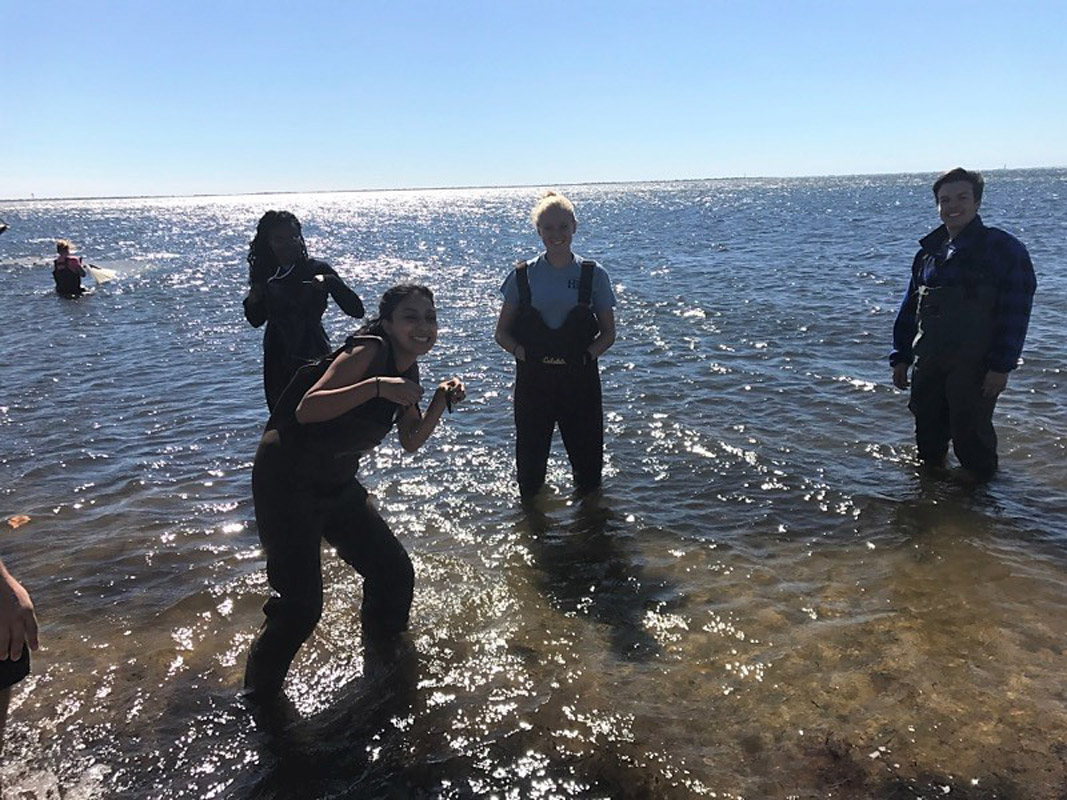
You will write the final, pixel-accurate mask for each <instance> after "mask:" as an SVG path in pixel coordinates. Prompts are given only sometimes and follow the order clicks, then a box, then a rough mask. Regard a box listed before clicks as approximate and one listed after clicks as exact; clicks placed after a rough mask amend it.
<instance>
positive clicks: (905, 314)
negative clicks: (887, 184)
mask: <svg viewBox="0 0 1067 800" xmlns="http://www.w3.org/2000/svg"><path fill="white" fill-rule="evenodd" d="M984 186H985V181H984V180H983V178H982V175H981V174H980V173H978V172H971V171H968V170H965V169H963V168H962V167H957V168H956V169H953V170H950V171H949V172H946V173H945V174H943V175H941V177H939V178H938V179H937V181H936V182H935V183H934V200H935V201H936V203H937V210H938V214H939V215H940V217H941V221H942V222H943V223H944V224H943V225H941V227H939V228H937V229H936V230H934V231H933V232H931V233H930V234H928V235H927V236H926V237H925V238H923V239H922V240H920V242H919V245H920V249H919V252H918V253H917V254H916V256H915V260H914V261H913V262H912V265H911V282H910V283H909V285H908V291H907V293H906V294H905V295H904V300H903V302H902V303H901V306H900V311H899V313H898V314H897V319H896V324H895V325H894V326H893V352H892V353H891V354H890V356H889V363H890V365H891V366H892V368H893V384H894V385H895V386H896V387H897V388H898V389H907V388H908V386H909V382H908V367H909V366H911V364H912V363H913V362H914V364H915V366H914V369H913V370H912V374H911V383H910V386H911V401H910V402H909V403H908V408H909V409H911V412H912V414H913V415H914V416H915V440H916V443H917V444H918V448H919V459H920V460H921V461H922V462H923V463H924V464H929V465H932V466H941V465H942V464H944V461H945V456H946V455H947V454H948V444H949V441H951V442H952V448H953V450H954V451H955V453H956V457H957V458H958V459H959V461H960V465H961V466H963V467H964V468H965V469H967V470H969V471H971V472H972V473H974V475H975V476H976V477H977V478H979V479H981V480H986V479H988V478H990V477H991V476H992V475H993V473H994V472H996V469H997V434H996V431H995V430H994V429H993V409H994V408H995V407H996V404H997V398H998V397H999V396H1000V393H1001V392H1002V391H1003V390H1004V388H1005V386H1007V383H1008V374H1009V373H1010V372H1011V371H1012V370H1013V369H1015V368H1016V366H1018V364H1019V356H1020V355H1021V353H1022V349H1023V342H1024V341H1025V339H1026V330H1027V327H1028V325H1029V322H1030V308H1031V306H1032V304H1033V299H1034V290H1035V289H1036V287H1037V280H1036V278H1035V277H1034V266H1033V264H1032V263H1031V261H1030V254H1029V253H1027V251H1026V248H1025V247H1024V246H1023V245H1022V243H1021V242H1020V241H1019V240H1018V239H1016V238H1015V237H1014V236H1012V235H1010V234H1008V233H1005V232H1004V231H1002V230H999V229H997V228H987V227H986V226H985V225H983V224H982V218H981V217H979V216H978V209H979V207H980V206H981V204H982V189H983V188H984Z"/></svg>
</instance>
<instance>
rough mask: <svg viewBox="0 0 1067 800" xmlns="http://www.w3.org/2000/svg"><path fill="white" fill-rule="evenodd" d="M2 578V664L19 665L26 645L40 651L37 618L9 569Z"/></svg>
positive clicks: (0, 604)
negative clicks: (4, 662)
mask: <svg viewBox="0 0 1067 800" xmlns="http://www.w3.org/2000/svg"><path fill="white" fill-rule="evenodd" d="M0 577H2V579H0V661H5V660H7V659H11V660H12V661H18V660H19V659H20V658H22V648H23V646H24V645H29V648H30V649H31V650H36V649H37V645H38V642H37V617H36V615H35V614H34V613H33V601H32V600H31V599H30V593H29V592H27V591H26V590H25V589H24V588H23V587H22V584H21V583H19V582H18V581H17V580H15V579H14V578H13V577H12V576H11V574H10V573H8V572H7V570H6V569H5V570H4V571H3V575H2V576H0Z"/></svg>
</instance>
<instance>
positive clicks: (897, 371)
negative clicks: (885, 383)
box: [893, 364, 908, 389]
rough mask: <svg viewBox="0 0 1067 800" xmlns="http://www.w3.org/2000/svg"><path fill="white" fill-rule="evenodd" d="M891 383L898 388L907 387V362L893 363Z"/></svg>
mask: <svg viewBox="0 0 1067 800" xmlns="http://www.w3.org/2000/svg"><path fill="white" fill-rule="evenodd" d="M893 385H894V386H896V387H897V388H898V389H907V388H908V365H907V364H894V365H893Z"/></svg>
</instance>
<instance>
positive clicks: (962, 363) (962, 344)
mask: <svg viewBox="0 0 1067 800" xmlns="http://www.w3.org/2000/svg"><path fill="white" fill-rule="evenodd" d="M978 249H979V250H980V248H978ZM971 253H973V250H971V251H965V252H964V253H958V254H956V255H955V256H953V257H954V258H966V259H968V260H967V262H966V263H965V264H964V265H963V266H962V267H961V269H963V270H964V272H963V273H962V274H963V276H964V277H963V280H962V281H960V282H959V283H958V284H954V285H950V286H920V287H919V298H918V305H917V311H916V314H917V321H918V329H917V332H916V335H915V341H914V343H913V351H914V354H915V368H914V371H913V373H912V388H911V400H910V402H909V403H908V407H909V408H910V409H911V412H912V414H914V415H915V440H916V444H917V445H918V449H919V458H920V459H921V460H922V461H923V462H925V463H929V464H934V465H940V464H942V463H943V462H944V459H945V455H946V454H947V452H948V444H949V441H951V442H952V448H953V451H954V452H955V453H956V457H957V458H958V459H959V461H960V464H961V465H962V466H963V467H965V468H967V469H969V470H971V471H972V472H974V473H976V474H977V475H979V476H981V477H989V476H990V475H992V474H993V472H995V471H996V468H997V435H996V432H995V431H994V429H993V409H994V408H995V406H996V402H997V401H996V398H995V397H992V398H988V397H984V396H983V395H982V384H983V381H984V380H985V375H986V372H987V371H988V368H987V366H986V363H985V359H986V355H987V354H988V352H989V348H990V346H991V344H992V341H993V326H994V324H995V319H996V318H995V312H996V304H997V297H998V292H997V287H996V284H995V283H994V279H993V274H992V271H991V269H990V267H989V265H988V264H987V263H985V261H984V260H983V259H982V258H981V253H980V252H979V254H978V257H977V258H976V257H974V256H973V255H970V254H971ZM969 255H970V257H968V256H969ZM932 258H935V256H928V259H932ZM928 263H929V262H927V264H928Z"/></svg>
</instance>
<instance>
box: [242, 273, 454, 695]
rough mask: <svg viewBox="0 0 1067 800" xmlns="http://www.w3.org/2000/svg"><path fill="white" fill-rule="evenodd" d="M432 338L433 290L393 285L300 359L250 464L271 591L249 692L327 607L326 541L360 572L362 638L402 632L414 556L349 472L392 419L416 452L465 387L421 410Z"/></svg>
mask: <svg viewBox="0 0 1067 800" xmlns="http://www.w3.org/2000/svg"><path fill="white" fill-rule="evenodd" d="M436 341H437V311H436V309H435V308H434V302H433V293H432V292H431V291H430V290H429V289H427V288H426V287H424V286H412V285H408V286H395V287H393V288H392V289H390V290H389V291H388V292H386V293H385V296H384V297H383V298H382V301H381V305H380V306H379V317H378V319H376V320H374V321H373V322H371V323H369V324H368V325H366V326H364V327H363V328H361V329H360V330H359V331H358V332H357V334H356V335H355V336H352V337H349V339H348V341H347V342H346V343H345V346H344V347H342V348H341V349H340V350H338V351H336V352H335V353H333V354H332V355H331V356H329V357H328V358H327V359H324V360H323V361H322V362H320V363H317V364H312V365H308V366H305V367H302V368H301V369H300V370H299V371H298V372H297V374H296V376H295V377H294V378H293V380H292V382H291V383H290V384H289V386H288V387H287V388H286V390H285V392H284V393H283V394H282V396H281V398H279V401H278V404H277V406H276V407H275V409H274V412H273V413H272V414H271V417H270V420H269V421H268V422H267V427H266V430H265V432H264V434H263V438H262V440H261V441H260V444H259V449H258V450H257V452H256V460H255V464H254V466H253V468H252V495H253V497H254V499H255V507H256V525H257V526H258V529H259V539H260V542H261V543H262V544H263V551H264V553H265V554H266V557H267V580H268V581H269V582H270V586H271V588H272V589H273V590H274V592H275V594H274V596H272V597H271V598H270V599H269V600H268V601H267V603H266V605H265V606H264V607H263V612H264V614H266V617H267V618H266V620H265V621H264V623H263V627H262V628H261V629H260V631H259V634H258V636H257V637H256V639H255V641H254V642H253V643H252V649H251V651H250V653H249V655H248V665H247V668H246V670H245V695H246V697H248V698H249V699H251V700H254V701H272V700H275V699H278V698H279V696H280V695H281V692H282V685H283V683H284V681H285V676H286V674H287V673H288V671H289V665H290V663H292V660H293V658H294V657H295V656H296V653H297V651H298V650H299V649H300V646H301V645H302V644H303V643H304V641H305V640H306V639H307V638H308V637H309V636H310V635H311V632H312V631H313V630H314V629H315V626H316V625H317V624H318V621H319V617H320V615H321V614H322V565H321V560H320V559H321V549H322V541H323V540H324V539H325V540H326V541H327V542H328V543H329V544H330V545H331V546H332V547H334V548H335V549H336V551H337V555H339V556H340V557H341V558H342V559H344V560H345V561H346V562H348V564H350V565H351V566H352V567H353V568H354V569H355V570H356V571H357V572H358V573H359V574H360V575H362V576H363V602H362V608H361V610H360V619H361V622H362V627H363V638H364V644H368V643H369V642H371V641H372V640H373V641H376V642H378V643H380V642H382V641H383V640H387V639H389V638H392V637H395V636H396V635H397V634H399V633H401V632H402V631H405V630H407V627H408V614H409V611H410V609H411V599H412V593H413V588H414V579H415V575H414V571H413V569H412V566H411V559H409V558H408V554H407V552H406V551H405V550H404V547H403V545H401V544H400V542H398V541H397V539H396V537H395V536H394V535H393V532H392V531H391V530H389V526H388V525H387V524H386V522H385V520H383V519H382V518H381V516H380V515H379V514H378V511H377V510H376V509H375V508H374V505H373V503H372V502H371V500H370V497H369V496H368V494H367V490H366V489H364V488H363V486H361V485H360V483H359V481H358V480H357V478H356V471H357V468H358V467H359V459H360V457H361V456H362V455H364V454H365V453H367V452H369V451H370V450H372V449H374V448H375V447H376V446H377V445H378V444H379V443H381V441H382V440H383V439H384V438H385V437H386V435H387V434H388V433H389V431H390V429H392V427H393V426H394V425H395V426H396V428H397V433H398V434H399V437H400V444H401V445H402V446H403V448H404V449H405V450H407V451H408V452H414V451H416V450H418V449H419V448H420V447H421V446H422V445H423V443H425V442H426V440H427V439H428V438H429V436H430V434H431V433H433V430H434V428H436V427H437V423H438V421H439V420H440V419H441V415H442V414H443V413H444V412H445V410H446V409H451V407H452V405H453V404H455V403H457V402H459V401H460V400H462V399H463V398H464V396H465V390H464V386H463V382H462V381H460V380H459V379H458V378H452V379H451V380H447V381H444V382H443V383H441V384H439V385H438V386H437V389H436V390H435V391H434V393H433V396H432V397H431V398H430V403H429V405H428V406H427V408H426V413H425V414H423V413H422V412H421V411H420V410H419V405H418V403H419V400H420V398H421V397H422V394H423V390H422V386H420V384H419V366H418V363H417V359H418V358H419V356H422V355H425V354H426V353H428V352H429V351H430V348H432V347H433V346H434V343H435V342H436Z"/></svg>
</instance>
